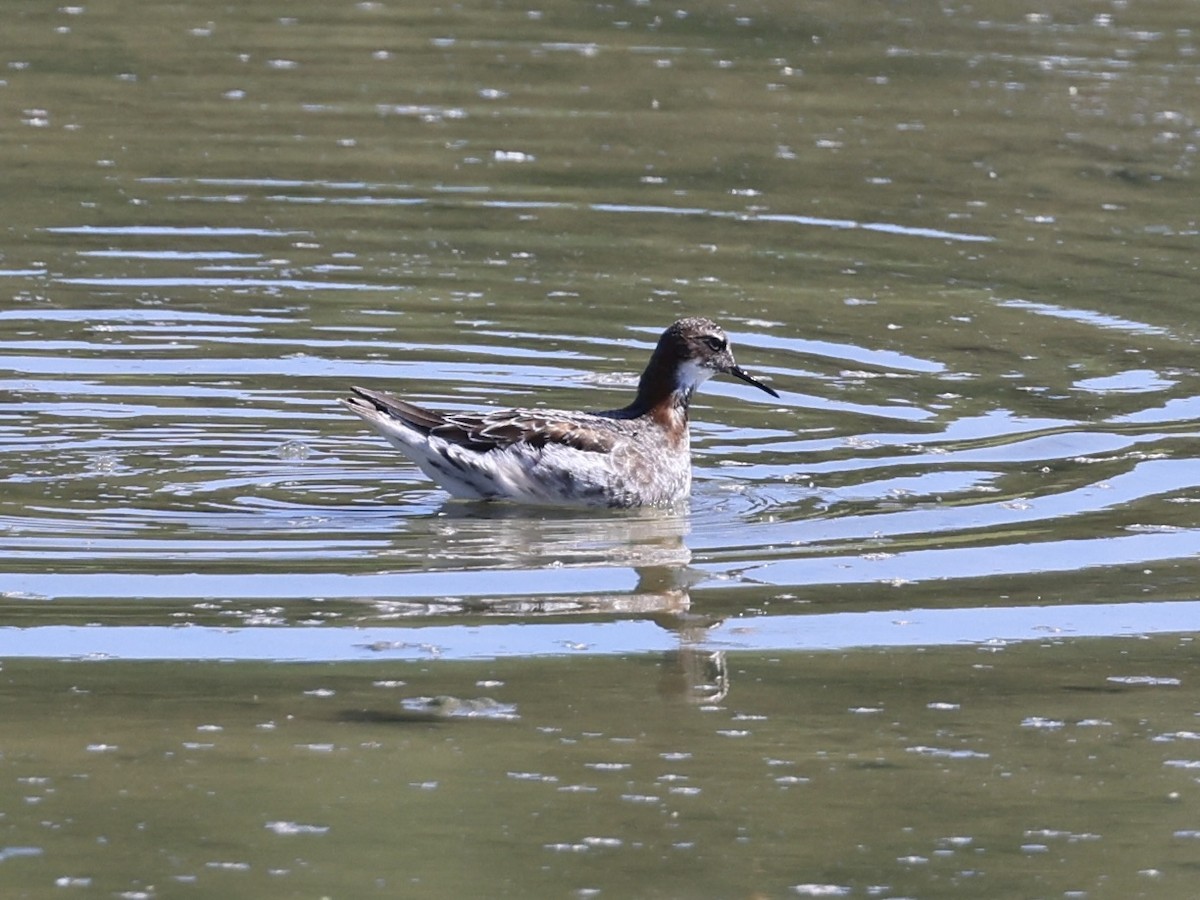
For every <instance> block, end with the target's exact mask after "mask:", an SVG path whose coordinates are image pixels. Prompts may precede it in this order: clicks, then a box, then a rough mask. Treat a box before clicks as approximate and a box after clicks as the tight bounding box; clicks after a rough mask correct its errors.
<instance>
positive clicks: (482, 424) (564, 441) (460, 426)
mask: <svg viewBox="0 0 1200 900" xmlns="http://www.w3.org/2000/svg"><path fill="white" fill-rule="evenodd" d="M352 390H353V391H354V393H355V394H356V395H358V396H359V397H361V398H362V399H364V400H366V401H367V402H369V403H370V404H371V405H373V406H374V407H375V408H376V409H378V410H380V411H381V412H385V413H387V414H388V415H390V416H394V417H395V418H397V419H399V420H400V421H402V422H404V423H405V424H406V425H409V426H410V427H412V428H415V429H416V430H417V431H420V432H422V433H423V434H436V435H437V436H438V437H440V438H442V439H444V440H447V441H450V442H451V443H453V444H458V445H460V446H462V447H466V448H467V449H469V450H479V451H481V452H486V451H488V450H494V449H497V448H501V447H511V446H513V445H514V444H521V443H524V444H529V445H530V446H532V447H545V446H546V445H547V444H561V445H562V446H564V447H574V448H575V449H576V450H584V451H587V452H590V453H608V452H610V451H611V450H612V449H613V447H614V446H615V444H616V435H615V434H614V433H612V432H611V431H609V430H608V429H606V428H604V427H603V426H602V425H601V427H596V426H594V425H590V424H584V423H580V422H574V421H571V420H570V419H561V418H555V417H553V416H546V415H543V414H541V413H539V412H537V411H536V410H505V411H503V412H492V413H439V412H436V411H434V410H431V409H426V408H425V407H423V406H417V405H416V404H415V403H409V402H408V401H407V400H401V399H400V398H399V397H396V396H395V395H393V394H386V393H384V392H382V391H372V390H368V389H367V388H358V387H356V388H353V389H352ZM600 422H601V423H603V422H604V420H603V419H601V420H600Z"/></svg>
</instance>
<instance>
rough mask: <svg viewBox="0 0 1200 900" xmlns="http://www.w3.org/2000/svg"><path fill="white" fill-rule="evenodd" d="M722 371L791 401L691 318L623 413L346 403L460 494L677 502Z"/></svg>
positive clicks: (550, 502) (666, 344)
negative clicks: (704, 394)
mask: <svg viewBox="0 0 1200 900" xmlns="http://www.w3.org/2000/svg"><path fill="white" fill-rule="evenodd" d="M717 374H725V375H732V376H733V377H734V378H738V379H740V380H742V381H744V382H746V383H747V384H752V385H754V386H755V387H756V388H759V389H760V390H762V391H765V392H766V393H768V394H770V395H771V396H772V397H776V398H778V397H779V394H778V393H777V392H776V391H775V389H774V388H772V387H770V386H769V385H767V384H764V383H763V382H762V381H759V380H758V379H757V378H754V377H753V376H751V375H749V374H747V373H746V372H745V371H744V370H743V369H742V368H741V367H740V366H738V365H737V363H736V362H734V358H733V353H732V351H731V349H730V346H729V339H728V338H727V337H726V335H725V332H724V331H723V330H722V329H721V328H720V326H718V325H717V324H716V323H715V322H713V321H712V320H711V319H707V318H702V317H689V318H684V319H680V320H679V321H677V322H675V323H674V324H672V325H671V326H670V327H669V328H667V329H666V331H664V332H663V333H662V336H661V337H660V338H659V339H658V344H657V345H656V346H655V348H654V352H653V353H652V354H651V356H650V361H649V363H647V365H646V369H645V371H644V372H642V375H641V378H640V379H639V380H638V387H637V395H636V396H635V397H634V399H633V401H632V402H631V403H630V404H629V405H628V406H624V407H621V408H620V409H613V410H608V411H604V412H575V411H570V410H556V409H508V410H488V411H484V412H437V411H434V410H431V409H427V408H425V407H423V406H418V405H417V404H415V403H411V402H409V401H408V400H404V399H401V398H400V397H397V396H394V395H393V394H388V393H384V392H383V391H377V390H371V389H369V388H363V387H353V388H351V392H352V394H353V396H351V397H347V398H344V399H342V400H341V403H342V404H343V405H344V406H346V408H348V409H349V410H350V411H351V412H353V413H354V414H355V415H357V416H359V417H361V418H362V419H363V420H364V421H365V422H366V423H367V424H368V425H370V426H371V427H372V428H374V429H375V430H376V431H377V432H379V434H380V435H382V436H383V437H384V438H385V439H387V441H388V442H390V443H391V444H392V446H394V447H395V448H396V449H397V450H399V451H400V452H401V453H403V454H404V455H405V456H407V457H408V458H409V459H411V460H412V461H413V462H414V463H416V465H417V467H418V468H419V469H420V470H421V471H422V472H424V473H425V475H426V476H428V477H429V478H430V479H432V480H433V481H434V482H436V483H438V484H439V485H440V486H441V487H442V488H443V489H445V490H446V491H448V492H449V493H450V494H451V496H453V497H456V498H462V499H468V500H507V501H512V502H515V503H519V504H530V505H544V506H566V507H584V508H592V507H609V508H616V509H632V508H636V507H646V506H649V507H671V506H675V505H678V504H681V503H682V501H684V500H686V499H687V498H688V497H689V496H690V494H691V487H692V460H691V448H690V442H689V438H688V404H689V403H690V402H691V399H692V395H693V394H694V393H695V391H696V389H697V388H698V387H700V385H702V384H703V383H704V382H705V381H707V380H708V379H709V378H711V377H712V376H714V375H717Z"/></svg>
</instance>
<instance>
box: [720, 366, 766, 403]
mask: <svg viewBox="0 0 1200 900" xmlns="http://www.w3.org/2000/svg"><path fill="white" fill-rule="evenodd" d="M725 371H726V372H728V373H729V374H730V375H732V376H733V377H734V378H740V379H742V381H744V382H746V384H752V385H754V386H755V387H756V388H758V389H759V390H762V391H766V392H767V393H768V394H770V395H771V396H772V397H778V396H779V395H778V394H777V393H775V389H774V388H772V387H768V386H767V385H765V384H763V383H762V382H761V381H759V380H758V379H757V378H755V377H753V376H752V375H747V374H746V372H745V371H744V370H743V369H742V367H741V366H730V367H729V368H728V369H726V370H725Z"/></svg>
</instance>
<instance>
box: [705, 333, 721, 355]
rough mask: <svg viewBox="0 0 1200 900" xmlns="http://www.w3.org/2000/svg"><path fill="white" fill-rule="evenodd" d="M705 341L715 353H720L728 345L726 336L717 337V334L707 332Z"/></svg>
mask: <svg viewBox="0 0 1200 900" xmlns="http://www.w3.org/2000/svg"><path fill="white" fill-rule="evenodd" d="M704 343H705V344H706V345H707V346H708V349H709V350H711V351H712V352H713V353H720V352H721V351H722V350H724V349H725V346H726V342H725V338H721V337H717V336H716V335H715V334H706V335H705V336H704Z"/></svg>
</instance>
